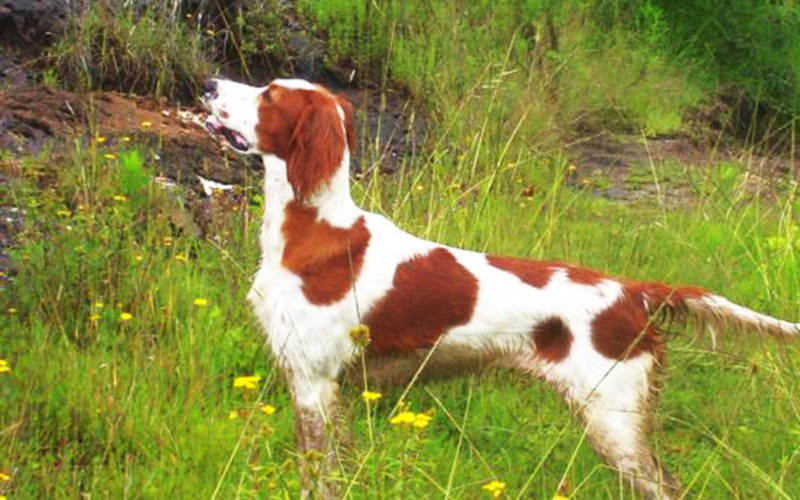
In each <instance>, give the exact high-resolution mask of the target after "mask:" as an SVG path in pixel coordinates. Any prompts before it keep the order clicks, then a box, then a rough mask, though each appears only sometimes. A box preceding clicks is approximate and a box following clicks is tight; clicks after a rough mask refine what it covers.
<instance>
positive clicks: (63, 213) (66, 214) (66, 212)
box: [56, 208, 72, 217]
mask: <svg viewBox="0 0 800 500" xmlns="http://www.w3.org/2000/svg"><path fill="white" fill-rule="evenodd" d="M56 215H58V216H60V217H69V216H70V215H72V212H70V211H69V210H64V209H63V208H62V209H61V210H59V211H57V212H56Z"/></svg>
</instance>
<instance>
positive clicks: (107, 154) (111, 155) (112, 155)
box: [103, 153, 117, 160]
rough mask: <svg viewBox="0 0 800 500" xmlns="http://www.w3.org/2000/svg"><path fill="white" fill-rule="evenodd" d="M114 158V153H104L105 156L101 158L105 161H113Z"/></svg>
mask: <svg viewBox="0 0 800 500" xmlns="http://www.w3.org/2000/svg"><path fill="white" fill-rule="evenodd" d="M116 157H117V155H115V154H114V153H106V154H104V155H103V158H105V159H106V160H113V159H115V158H116Z"/></svg>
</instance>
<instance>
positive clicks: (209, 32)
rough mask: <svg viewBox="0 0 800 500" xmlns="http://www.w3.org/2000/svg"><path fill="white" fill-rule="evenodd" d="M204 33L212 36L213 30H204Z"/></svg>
mask: <svg viewBox="0 0 800 500" xmlns="http://www.w3.org/2000/svg"><path fill="white" fill-rule="evenodd" d="M206 35H208V36H214V30H206Z"/></svg>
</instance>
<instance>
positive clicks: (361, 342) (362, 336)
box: [348, 324, 370, 347]
mask: <svg viewBox="0 0 800 500" xmlns="http://www.w3.org/2000/svg"><path fill="white" fill-rule="evenodd" d="M348 333H349V334H350V338H351V339H352V340H353V343H354V344H355V345H357V346H359V347H366V346H367V345H369V341H370V338H369V327H368V326H367V325H365V324H360V325H357V326H354V327H353V328H351V329H350V331H349V332H348Z"/></svg>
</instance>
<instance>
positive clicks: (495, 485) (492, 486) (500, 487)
mask: <svg viewBox="0 0 800 500" xmlns="http://www.w3.org/2000/svg"><path fill="white" fill-rule="evenodd" d="M481 488H482V489H484V490H486V492H487V493H489V494H490V495H492V498H498V497H499V496H500V495H502V494H503V491H504V490H505V489H506V483H504V482H502V481H495V480H494V479H493V480H491V481H490V482H488V483H486V484H484V485H483V486H481Z"/></svg>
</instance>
